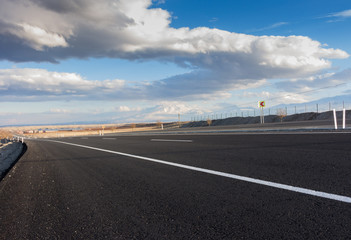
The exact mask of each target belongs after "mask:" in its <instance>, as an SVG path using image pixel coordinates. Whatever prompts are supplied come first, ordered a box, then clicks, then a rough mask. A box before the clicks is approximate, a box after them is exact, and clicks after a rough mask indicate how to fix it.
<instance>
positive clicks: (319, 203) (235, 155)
mask: <svg viewBox="0 0 351 240" xmlns="http://www.w3.org/2000/svg"><path fill="white" fill-rule="evenodd" d="M67 143H69V144H67ZM350 143H351V134H350V133H335V134H333V133H323V134H318V133H305V134H291V133H290V134H257V135H256V134H250V135H245V134H233V135H216V134H211V135H173V136H172V135H169V136H166V135H160V136H157V135H153V136H105V137H84V138H82V137H77V138H70V139H69V138H64V139H52V140H29V141H27V147H28V149H27V151H26V153H25V154H24V156H23V157H22V158H21V159H20V160H19V161H18V162H17V164H16V165H15V167H14V168H13V169H12V170H11V171H10V172H9V173H8V174H7V176H6V177H5V178H4V179H3V180H2V181H1V182H0V239H282V238H284V239H309V238H310V239H347V238H349V237H350V236H351V228H350V226H351V203H350V202H349V201H350V199H351V198H350V197H351V148H350ZM126 154H129V155H126ZM168 163H170V164H171V165H170V164H168ZM203 170H206V171H207V172H206V171H203ZM240 177H244V178H242V179H240ZM266 183H269V184H271V183H272V184H273V186H269V184H268V185H267V184H266ZM274 184H275V185H274ZM285 186H288V188H287V189H284V187H285ZM289 187H290V189H289ZM300 189H303V190H306V193H304V192H303V191H302V192H299V191H298V190H300ZM319 193H321V194H320V195H318V194H319ZM330 196H331V197H330ZM329 197H330V198H329ZM334 197H335V198H334Z"/></svg>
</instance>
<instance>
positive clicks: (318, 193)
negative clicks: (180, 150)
mask: <svg viewBox="0 0 351 240" xmlns="http://www.w3.org/2000/svg"><path fill="white" fill-rule="evenodd" d="M47 141H50V142H56V143H62V144H67V145H71V146H76V147H82V148H87V149H92V150H96V151H101V152H107V153H113V154H117V155H121V156H126V157H132V158H137V159H142V160H146V161H150V162H155V163H160V164H165V165H169V166H173V167H178V168H184V169H188V170H192V171H197V172H203V173H208V174H212V175H216V176H221V177H227V178H232V179H236V180H240V181H244V182H250V183H255V184H260V185H264V186H269V187H274V188H279V189H284V190H288V191H292V192H298V193H303V194H307V195H312V196H315V197H321V198H327V199H332V200H336V201H340V202H346V203H351V197H347V196H342V195H337V194H332V193H326V192H321V191H315V190H311V189H307V188H301V187H294V186H290V185H286V184H280V183H275V182H270V181H265V180H260V179H255V178H250V177H244V176H239V175H235V174H230V173H224V172H219V171H214V170H210V169H205V168H199V167H192V166H188V165H184V164H179V163H173V162H167V161H163V160H158V159H154V158H148V157H143V156H138V155H133V154H128V153H122V152H116V151H111V150H106V149H101V148H95V147H90V146H85V145H79V144H74V143H67V142H61V141H55V140H47Z"/></svg>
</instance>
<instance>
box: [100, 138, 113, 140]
mask: <svg viewBox="0 0 351 240" xmlns="http://www.w3.org/2000/svg"><path fill="white" fill-rule="evenodd" d="M102 139H104V140H116V138H102Z"/></svg>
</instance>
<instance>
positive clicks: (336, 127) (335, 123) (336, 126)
mask: <svg viewBox="0 0 351 240" xmlns="http://www.w3.org/2000/svg"><path fill="white" fill-rule="evenodd" d="M333 114H334V125H335V130H337V129H338V122H337V121H336V111H335V109H333Z"/></svg>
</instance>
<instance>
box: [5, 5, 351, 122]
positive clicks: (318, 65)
mask: <svg viewBox="0 0 351 240" xmlns="http://www.w3.org/2000/svg"><path fill="white" fill-rule="evenodd" d="M0 6H1V9H0V99H1V100H0V101H1V102H0V104H1V108H0V126H4V125H29V124H57V123H81V122H101V123H102V122H106V123H130V122H156V121H164V122H165V121H173V120H177V119H178V114H180V115H181V118H182V120H190V119H192V117H194V116H199V115H204V116H205V115H208V116H211V115H213V114H215V113H216V114H217V113H229V112H235V111H236V112H240V111H244V110H247V109H254V108H257V101H266V105H267V107H273V106H278V105H281V104H305V105H307V104H310V103H312V102H315V101H323V99H330V98H333V97H335V98H337V99H345V100H346V101H350V102H347V103H348V104H349V106H350V107H351V60H350V54H351V44H350V42H351V30H350V26H351V2H350V1H349V0H334V1H330V0H318V1H317V0H295V1H281V0H266V1H261V0H235V1H233V0H216V1H214V0H201V1H200V0H186V1H185V0H100V1H94V0H60V1H56V0H0Z"/></svg>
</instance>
